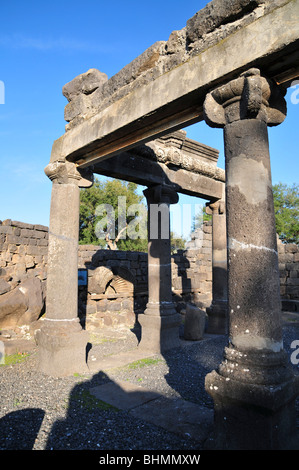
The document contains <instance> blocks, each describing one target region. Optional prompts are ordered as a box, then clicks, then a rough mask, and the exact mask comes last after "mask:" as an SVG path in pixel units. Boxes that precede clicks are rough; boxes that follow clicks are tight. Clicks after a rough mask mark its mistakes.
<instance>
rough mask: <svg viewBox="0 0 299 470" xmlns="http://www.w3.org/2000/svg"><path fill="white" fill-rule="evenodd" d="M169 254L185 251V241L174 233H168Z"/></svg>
mask: <svg viewBox="0 0 299 470" xmlns="http://www.w3.org/2000/svg"><path fill="white" fill-rule="evenodd" d="M170 244H171V254H174V253H177V251H178V250H185V248H186V240H185V239H184V238H183V237H180V236H178V235H177V234H176V233H174V232H170Z"/></svg>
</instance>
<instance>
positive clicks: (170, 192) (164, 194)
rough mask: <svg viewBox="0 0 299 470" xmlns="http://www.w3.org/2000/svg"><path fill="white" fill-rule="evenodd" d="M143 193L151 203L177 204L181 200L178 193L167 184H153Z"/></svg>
mask: <svg viewBox="0 0 299 470" xmlns="http://www.w3.org/2000/svg"><path fill="white" fill-rule="evenodd" d="M143 194H144V195H145V197H146V199H147V201H148V203H150V204H163V203H165V204H176V203H177V202H178V200H179V196H178V193H177V192H176V191H175V190H174V189H173V188H172V187H171V186H169V185H167V184H158V185H156V186H151V187H150V188H148V189H145V190H144V191H143Z"/></svg>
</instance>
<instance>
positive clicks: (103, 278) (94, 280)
mask: <svg viewBox="0 0 299 470" xmlns="http://www.w3.org/2000/svg"><path fill="white" fill-rule="evenodd" d="M90 274H92V276H89V278H88V291H89V292H90V293H91V294H103V293H104V292H105V289H106V286H107V284H108V282H109V281H111V279H112V278H113V271H112V269H111V268H109V267H106V266H99V267H98V268H96V269H94V270H92V271H91V273H90Z"/></svg>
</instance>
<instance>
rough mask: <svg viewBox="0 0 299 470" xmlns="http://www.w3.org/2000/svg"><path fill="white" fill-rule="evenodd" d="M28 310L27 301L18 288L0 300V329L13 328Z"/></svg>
mask: <svg viewBox="0 0 299 470" xmlns="http://www.w3.org/2000/svg"><path fill="white" fill-rule="evenodd" d="M27 309H28V299H27V297H26V296H25V295H24V294H23V293H22V291H21V290H20V289H19V288H16V289H14V290H12V291H11V292H7V293H6V294H3V295H2V296H1V298H0V328H13V327H15V326H17V325H18V324H19V321H20V319H21V318H22V316H23V315H24V314H25V313H26V311H27Z"/></svg>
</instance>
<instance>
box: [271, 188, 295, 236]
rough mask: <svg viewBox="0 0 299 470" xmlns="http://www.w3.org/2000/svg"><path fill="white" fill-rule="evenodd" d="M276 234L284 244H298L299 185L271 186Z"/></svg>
mask: <svg viewBox="0 0 299 470" xmlns="http://www.w3.org/2000/svg"><path fill="white" fill-rule="evenodd" d="M273 198H274V212H275V225H276V232H277V233H278V236H279V238H280V239H281V240H282V241H283V242H286V243H299V185H298V184H295V183H294V184H293V185H292V186H288V185H287V184H283V183H278V184H275V185H274V186H273Z"/></svg>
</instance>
